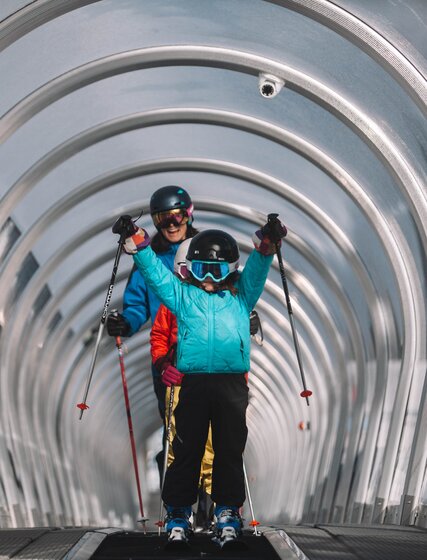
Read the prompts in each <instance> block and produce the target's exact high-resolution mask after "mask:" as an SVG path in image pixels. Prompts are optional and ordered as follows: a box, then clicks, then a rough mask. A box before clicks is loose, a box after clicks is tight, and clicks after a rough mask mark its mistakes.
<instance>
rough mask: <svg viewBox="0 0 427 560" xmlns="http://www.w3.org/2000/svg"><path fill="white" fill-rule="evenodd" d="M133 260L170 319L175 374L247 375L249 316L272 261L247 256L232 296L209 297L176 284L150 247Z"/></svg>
mask: <svg viewBox="0 0 427 560" xmlns="http://www.w3.org/2000/svg"><path fill="white" fill-rule="evenodd" d="M133 258H134V261H135V264H136V266H137V267H138V269H139V270H140V271H141V273H142V274H143V276H144V278H145V281H146V283H147V285H148V286H149V287H150V289H151V290H153V292H155V293H156V295H157V296H158V297H159V298H160V300H161V301H162V303H164V304H165V305H166V307H168V308H169V309H170V310H171V311H172V313H173V314H174V315H176V318H177V323H178V347H177V365H176V367H177V368H178V370H179V371H181V372H182V373H185V374H192V373H209V374H215V373H246V372H248V371H249V367H250V357H249V355H250V334H249V313H250V311H251V310H252V309H253V308H254V307H255V304H256V302H257V301H258V298H259V297H260V295H261V293H262V291H263V288H264V284H265V281H266V279H267V275H268V271H269V268H270V265H271V262H272V260H273V256H268V257H266V256H264V255H261V253H259V252H258V251H255V250H254V251H252V253H251V254H250V256H249V258H248V261H247V263H246V266H245V267H244V269H243V272H242V273H241V274H240V276H239V279H238V281H237V282H236V287H237V289H238V293H237V295H236V296H233V295H232V294H231V292H230V291H228V290H224V291H222V292H215V293H209V292H205V291H204V290H203V289H201V288H198V287H196V286H193V285H191V284H188V283H185V282H181V280H179V279H178V278H177V277H176V276H175V275H174V274H173V273H172V272H170V271H169V270H168V269H167V268H166V267H165V266H164V265H163V263H162V261H161V260H160V259H159V258H157V256H156V254H155V253H154V251H153V250H152V249H151V247H147V248H145V249H142V250H140V251H139V252H138V253H136V254H135V255H134V257H133Z"/></svg>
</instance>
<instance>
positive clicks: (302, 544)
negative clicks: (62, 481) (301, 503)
mask: <svg viewBox="0 0 427 560" xmlns="http://www.w3.org/2000/svg"><path fill="white" fill-rule="evenodd" d="M260 531H261V532H262V536H254V535H253V533H252V531H245V533H244V536H243V540H244V541H245V542H246V543H247V545H248V548H247V550H243V551H234V552H229V553H228V552H227V553H226V552H225V551H222V550H220V549H219V548H218V547H217V545H215V544H214V543H213V542H212V541H211V536H210V535H208V534H202V533H197V534H196V535H194V537H193V539H192V544H191V548H190V549H189V550H188V551H184V552H182V553H176V552H175V553H174V552H170V551H166V550H164V544H165V542H166V536H165V535H164V534H162V535H161V536H159V535H158V534H157V532H150V533H147V534H146V535H144V534H143V533H142V532H140V531H124V530H122V529H117V528H98V529H96V528H82V527H80V528H60V527H50V528H48V527H41V528H31V529H30V528H28V529H26V528H23V529H3V530H0V560H6V559H14V560H15V559H22V560H24V559H25V560H89V559H93V560H125V559H126V560H150V559H156V560H159V559H169V560H170V559H172V558H179V559H180V560H184V559H185V560H195V559H200V558H206V559H207V560H214V559H216V558H220V559H221V560H227V559H230V560H231V559H234V560H239V559H251V558H257V559H263V560H279V559H280V560H426V558H427V531H426V530H425V529H419V528H416V527H401V526H394V525H393V526H391V525H388V526H385V525H379V526H360V525H352V526H336V525H307V526H300V525H298V526H288V525H286V526H285V525H283V526H275V527H261V528H260Z"/></svg>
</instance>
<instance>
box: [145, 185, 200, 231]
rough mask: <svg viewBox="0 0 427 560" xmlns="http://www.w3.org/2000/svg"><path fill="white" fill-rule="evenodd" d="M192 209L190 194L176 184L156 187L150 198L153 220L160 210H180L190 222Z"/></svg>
mask: <svg viewBox="0 0 427 560" xmlns="http://www.w3.org/2000/svg"><path fill="white" fill-rule="evenodd" d="M193 209H194V207H193V202H192V201H191V197H190V195H189V194H188V192H187V191H186V190H185V189H183V188H182V187H179V186H177V185H168V186H167V187H161V188H160V189H157V191H156V192H154V193H153V195H152V197H151V200H150V214H151V216H152V217H153V221H154V222H156V220H155V217H156V215H158V214H159V213H161V212H167V211H170V210H174V211H176V210H182V211H183V212H184V213H185V214H186V216H187V217H188V224H191V222H192V220H193Z"/></svg>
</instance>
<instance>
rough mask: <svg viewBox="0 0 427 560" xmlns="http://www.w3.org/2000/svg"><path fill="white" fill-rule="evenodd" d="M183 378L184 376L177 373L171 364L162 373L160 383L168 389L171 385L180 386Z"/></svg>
mask: <svg viewBox="0 0 427 560" xmlns="http://www.w3.org/2000/svg"><path fill="white" fill-rule="evenodd" d="M183 377H184V374H183V373H181V372H180V371H178V370H177V369H176V367H174V366H173V365H172V364H169V365H168V366H167V367H166V368H165V369H164V370H163V371H162V382H163V383H164V384H165V385H166V387H170V386H171V385H181V381H182V378H183Z"/></svg>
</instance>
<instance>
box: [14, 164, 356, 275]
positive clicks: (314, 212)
mask: <svg viewBox="0 0 427 560" xmlns="http://www.w3.org/2000/svg"><path fill="white" fill-rule="evenodd" d="M164 168H165V166H164V165H163V164H162V169H163V170H164ZM303 206H305V210H306V211H307V201H304V204H303ZM313 214H316V219H317V220H319V219H321V218H322V216H320V218H319V216H318V215H317V214H318V211H314V210H313ZM322 225H323V224H322ZM334 229H335V231H334V232H333V233H335V237H336V238H339V234H338V232H337V231H336V228H334ZM348 245H350V244H349V243H348ZM20 257H22V255H20V250H19V247H17V248H16V251H15V252H14V255H13V257H11V260H12V259H17V260H18V261H19V258H20ZM9 265H10V263H9ZM13 268H14V267H13V266H9V267H8V269H9V271H10V270H12V269H13ZM6 277H7V269H6Z"/></svg>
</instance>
